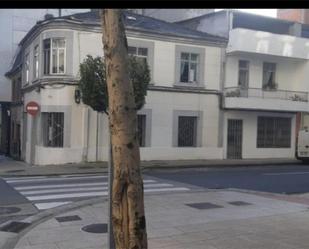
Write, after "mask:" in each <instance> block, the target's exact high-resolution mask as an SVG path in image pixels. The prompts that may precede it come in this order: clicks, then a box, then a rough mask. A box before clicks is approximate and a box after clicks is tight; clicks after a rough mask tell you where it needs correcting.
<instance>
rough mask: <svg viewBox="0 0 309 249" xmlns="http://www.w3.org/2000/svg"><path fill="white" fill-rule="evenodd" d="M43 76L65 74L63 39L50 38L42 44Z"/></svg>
mask: <svg viewBox="0 0 309 249" xmlns="http://www.w3.org/2000/svg"><path fill="white" fill-rule="evenodd" d="M43 50H44V74H64V73H65V58H66V50H65V39H63V38H51V39H46V40H44V42H43Z"/></svg>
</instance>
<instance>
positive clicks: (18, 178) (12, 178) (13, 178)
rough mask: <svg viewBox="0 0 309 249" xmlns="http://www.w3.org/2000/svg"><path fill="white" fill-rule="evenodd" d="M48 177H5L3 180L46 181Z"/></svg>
mask: <svg viewBox="0 0 309 249" xmlns="http://www.w3.org/2000/svg"><path fill="white" fill-rule="evenodd" d="M46 178H47V176H27V177H4V178H2V179H3V180H5V181H10V180H24V179H28V180H30V179H46Z"/></svg>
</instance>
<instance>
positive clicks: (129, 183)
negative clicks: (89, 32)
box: [101, 9, 147, 249]
mask: <svg viewBox="0 0 309 249" xmlns="http://www.w3.org/2000/svg"><path fill="white" fill-rule="evenodd" d="M101 21H102V33H103V34H102V35H103V36H102V41H103V48H104V59H105V64H106V80H107V89H108V101H109V111H108V112H109V123H110V134H111V141H112V143H111V145H112V157H113V158H112V162H113V167H114V170H113V174H114V176H113V188H112V222H113V232H114V239H115V246H116V249H133V248H134V249H147V233H146V218H145V211H144V191H143V189H144V188H143V180H142V176H141V171H140V152H139V143H138V134H137V129H136V127H137V115H136V105H135V99H134V92H133V86H132V82H131V81H130V80H129V74H128V63H127V61H128V46H127V40H126V35H125V29H124V24H123V21H122V13H121V10H119V9H104V10H102V11H101Z"/></svg>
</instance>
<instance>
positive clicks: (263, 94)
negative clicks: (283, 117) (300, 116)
mask: <svg viewBox="0 0 309 249" xmlns="http://www.w3.org/2000/svg"><path fill="white" fill-rule="evenodd" d="M224 96H225V97H242V98H262V99H281V100H291V101H299V102H308V92H297V91H288V90H266V89H262V88H241V87H227V88H225V89H224Z"/></svg>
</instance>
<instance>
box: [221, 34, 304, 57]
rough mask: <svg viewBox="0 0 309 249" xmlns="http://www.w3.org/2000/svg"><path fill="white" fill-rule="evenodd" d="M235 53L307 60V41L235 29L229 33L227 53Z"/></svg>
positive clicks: (287, 36)
mask: <svg viewBox="0 0 309 249" xmlns="http://www.w3.org/2000/svg"><path fill="white" fill-rule="evenodd" d="M236 52H248V53H258V54H266V55H274V56H284V57H288V58H296V59H309V40H308V39H304V38H300V37H296V36H290V35H280V34H274V33H269V32H264V31H256V30H250V29H243V28H236V29H232V30H231V31H230V38H229V43H228V46H227V53H236Z"/></svg>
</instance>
